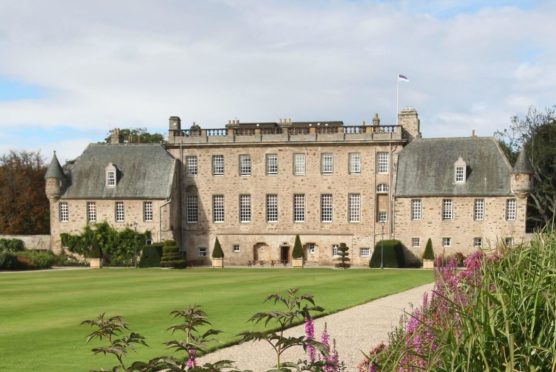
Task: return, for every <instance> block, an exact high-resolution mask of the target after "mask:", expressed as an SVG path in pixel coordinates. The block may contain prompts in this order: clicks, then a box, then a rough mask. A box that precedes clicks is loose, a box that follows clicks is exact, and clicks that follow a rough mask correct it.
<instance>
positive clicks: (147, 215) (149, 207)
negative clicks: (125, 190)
mask: <svg viewBox="0 0 556 372" xmlns="http://www.w3.org/2000/svg"><path fill="white" fill-rule="evenodd" d="M143 221H145V222H152V221H153V202H152V201H145V202H143Z"/></svg>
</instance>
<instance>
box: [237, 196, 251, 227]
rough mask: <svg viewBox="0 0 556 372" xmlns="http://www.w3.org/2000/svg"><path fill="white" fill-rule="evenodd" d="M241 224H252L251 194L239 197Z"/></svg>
mask: <svg viewBox="0 0 556 372" xmlns="http://www.w3.org/2000/svg"><path fill="white" fill-rule="evenodd" d="M239 222H240V223H249V222H251V195H249V194H242V195H240V196H239Z"/></svg>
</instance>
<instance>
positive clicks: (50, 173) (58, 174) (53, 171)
mask: <svg viewBox="0 0 556 372" xmlns="http://www.w3.org/2000/svg"><path fill="white" fill-rule="evenodd" d="M44 178H59V179H62V178H64V171H63V170H62V166H61V165H60V162H59V161H58V158H57V157H56V151H54V155H53V156H52V160H51V161H50V165H49V166H48V170H47V171H46V174H45V175H44Z"/></svg>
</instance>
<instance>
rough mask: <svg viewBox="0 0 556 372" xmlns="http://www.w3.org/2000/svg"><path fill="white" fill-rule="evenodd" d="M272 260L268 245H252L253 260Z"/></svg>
mask: <svg viewBox="0 0 556 372" xmlns="http://www.w3.org/2000/svg"><path fill="white" fill-rule="evenodd" d="M271 260H272V252H271V249H270V246H269V245H268V244H266V243H257V244H255V245H254V246H253V261H254V262H258V261H265V262H269V261H271Z"/></svg>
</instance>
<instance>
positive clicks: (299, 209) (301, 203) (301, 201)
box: [293, 194, 305, 223]
mask: <svg viewBox="0 0 556 372" xmlns="http://www.w3.org/2000/svg"><path fill="white" fill-rule="evenodd" d="M293 222H295V223H302V222H305V194H294V195H293Z"/></svg>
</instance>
